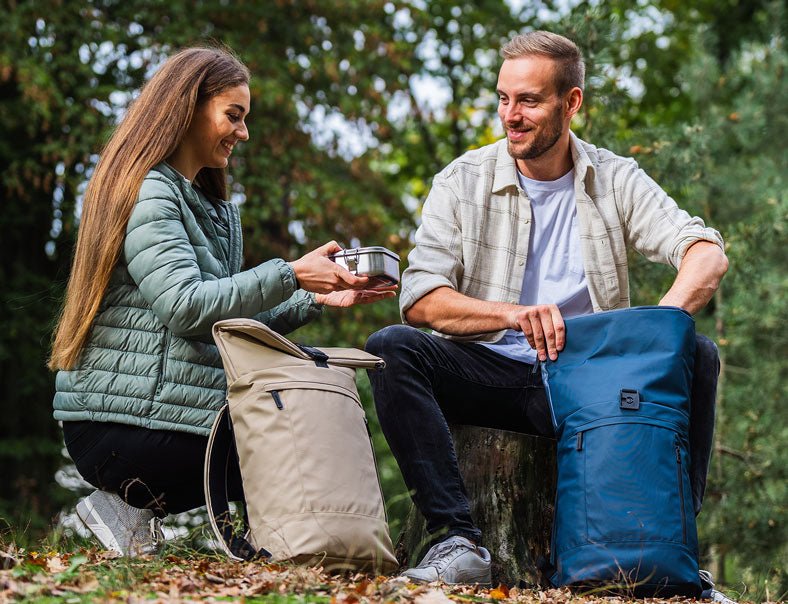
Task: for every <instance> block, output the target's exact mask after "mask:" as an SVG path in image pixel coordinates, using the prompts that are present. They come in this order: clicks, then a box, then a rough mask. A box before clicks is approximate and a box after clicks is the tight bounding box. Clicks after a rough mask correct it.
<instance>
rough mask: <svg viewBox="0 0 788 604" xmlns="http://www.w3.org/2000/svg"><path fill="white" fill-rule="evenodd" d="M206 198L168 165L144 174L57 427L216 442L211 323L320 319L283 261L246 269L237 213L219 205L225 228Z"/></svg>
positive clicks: (216, 364)
mask: <svg viewBox="0 0 788 604" xmlns="http://www.w3.org/2000/svg"><path fill="white" fill-rule="evenodd" d="M205 201H206V200H205V197H204V194H202V193H200V192H198V191H197V190H196V189H194V188H193V187H192V186H191V183H190V182H189V181H188V180H187V179H186V178H184V177H183V176H181V175H180V174H179V173H178V172H176V171H175V170H174V169H173V168H171V167H170V166H168V165H167V164H159V165H158V166H156V167H155V168H154V169H153V170H151V171H150V172H149V173H148V175H147V176H146V177H145V180H144V182H143V183H142V187H141V188H140V193H139V198H138V200H137V203H136V205H135V207H134V210H133V211H132V214H131V218H130V220H129V224H128V227H127V228H126V240H125V244H124V248H123V252H122V254H121V257H120V259H119V260H118V264H117V266H116V267H115V269H114V272H113V274H112V277H111V279H110V283H109V286H108V287H107V291H106V293H105V294H104V298H103V299H102V302H101V306H100V308H99V311H98V314H97V315H96V317H95V319H94V320H93V326H92V329H91V332H90V336H89V338H88V340H87V342H86V345H85V347H84V348H83V350H82V353H81V355H80V358H79V360H78V362H77V364H76V365H75V366H74V368H73V369H71V370H69V371H60V372H58V374H57V378H56V394H55V400H54V408H55V413H54V416H55V419H58V420H64V421H76V420H92V421H106V422H120V423H125V424H132V425H136V426H143V427H147V428H151V429H160V430H180V431H184V432H191V433H194V434H204V435H207V434H208V433H209V432H210V428H211V424H212V422H213V419H214V417H215V414H216V411H217V410H218V409H219V408H220V407H221V405H222V403H223V401H224V398H225V376H224V370H223V369H222V362H221V358H220V357H219V352H218V350H217V348H216V345H215V344H214V343H213V340H212V338H211V327H212V326H213V324H214V323H215V322H216V321H218V320H220V319H228V318H233V317H255V318H257V319H258V320H260V321H262V322H264V323H266V324H267V325H268V326H269V327H271V328H272V329H274V330H275V331H278V332H280V333H287V332H289V331H292V330H293V329H295V328H297V327H299V326H301V325H303V324H304V323H307V322H308V321H310V320H312V319H313V318H315V317H316V316H318V315H319V314H320V312H321V308H322V307H321V306H320V305H319V304H317V303H315V299H314V296H313V295H312V294H310V293H308V292H305V291H303V290H300V289H297V284H296V279H295V275H294V273H293V270H292V268H291V267H290V265H289V264H287V263H286V262H285V261H284V260H281V259H275V260H270V261H268V262H265V263H263V264H260V265H259V266H256V267H254V268H251V269H249V270H245V271H241V270H240V267H241V226H240V218H239V214H238V208H237V207H236V206H235V205H234V204H232V203H227V202H224V201H219V200H214V203H215V204H216V206H218V210H219V211H220V212H221V214H223V215H224V216H225V220H224V221H223V222H224V226H225V227H226V228H217V224H215V223H214V220H213V219H212V218H211V216H210V215H209V213H208V210H207V209H206V205H208V206H210V204H206V203H204V202H205ZM218 215H219V213H217V216H218ZM220 224H221V223H220Z"/></svg>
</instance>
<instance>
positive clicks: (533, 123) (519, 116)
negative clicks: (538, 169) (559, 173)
mask: <svg viewBox="0 0 788 604" xmlns="http://www.w3.org/2000/svg"><path fill="white" fill-rule="evenodd" d="M555 69H556V63H555V61H553V60H552V59H550V58H548V57H542V56H527V57H520V58H517V59H507V60H505V61H504V62H503V65H501V71H500V72H499V74H498V88H497V92H498V115H499V117H500V118H501V123H502V124H503V128H504V131H505V132H506V138H507V139H508V141H509V145H508V150H509V154H510V155H511V156H512V157H514V158H515V159H535V158H537V157H541V156H542V155H544V154H545V153H546V152H547V151H549V150H550V149H551V148H553V146H554V145H555V144H556V142H558V139H559V138H560V137H561V134H562V133H563V131H564V128H565V122H566V121H568V120H566V119H565V117H564V106H563V105H564V104H563V99H562V98H560V97H559V96H558V95H557V94H556V89H555V82H554V70H555Z"/></svg>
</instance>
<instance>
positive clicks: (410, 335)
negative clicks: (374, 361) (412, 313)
mask: <svg viewBox="0 0 788 604" xmlns="http://www.w3.org/2000/svg"><path fill="white" fill-rule="evenodd" d="M422 335H423V334H422V332H420V331H419V330H418V329H415V328H413V327H409V326H408V325H389V326H388V327H384V328H383V329H381V330H380V331H376V332H375V333H373V334H372V335H371V336H369V339H368V340H367V343H366V345H365V346H364V350H366V351H367V352H368V353H370V354H374V355H375V356H377V357H380V358H381V359H383V360H385V361H390V360H394V359H396V358H398V357H399V356H400V355H401V354H402V353H408V352H411V351H413V350H414V349H415V348H416V347H417V346H418V340H419V339H420V337H421V336H422Z"/></svg>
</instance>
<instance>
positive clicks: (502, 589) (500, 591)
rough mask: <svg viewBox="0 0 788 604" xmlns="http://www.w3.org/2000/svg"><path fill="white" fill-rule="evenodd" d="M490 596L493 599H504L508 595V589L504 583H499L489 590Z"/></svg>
mask: <svg viewBox="0 0 788 604" xmlns="http://www.w3.org/2000/svg"><path fill="white" fill-rule="evenodd" d="M490 597H491V598H492V599H493V600H505V599H506V598H508V597H509V589H508V588H507V587H506V586H505V585H499V586H498V587H496V588H495V589H493V590H491V591H490Z"/></svg>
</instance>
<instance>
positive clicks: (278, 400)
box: [270, 390, 285, 410]
mask: <svg viewBox="0 0 788 604" xmlns="http://www.w3.org/2000/svg"><path fill="white" fill-rule="evenodd" d="M270 392H271V396H272V397H274V402H275V403H276V408H277V409H280V410H281V409H284V408H285V406H284V405H283V404H282V399H281V398H279V391H277V390H271V391H270Z"/></svg>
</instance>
